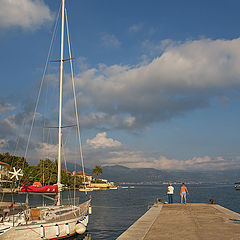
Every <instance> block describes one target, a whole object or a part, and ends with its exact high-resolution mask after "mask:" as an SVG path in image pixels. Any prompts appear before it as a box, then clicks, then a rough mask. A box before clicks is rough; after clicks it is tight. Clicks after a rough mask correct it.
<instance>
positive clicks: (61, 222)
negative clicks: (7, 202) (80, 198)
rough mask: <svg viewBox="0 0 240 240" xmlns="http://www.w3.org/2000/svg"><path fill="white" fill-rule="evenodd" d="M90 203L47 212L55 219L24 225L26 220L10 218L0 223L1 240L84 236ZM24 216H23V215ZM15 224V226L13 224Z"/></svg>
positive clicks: (36, 239) (38, 239) (11, 216)
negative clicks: (72, 209)
mask: <svg viewBox="0 0 240 240" xmlns="http://www.w3.org/2000/svg"><path fill="white" fill-rule="evenodd" d="M89 204H90V201H88V202H86V203H84V204H82V205H80V207H76V206H75V207H74V211H71V207H66V208H64V207H60V208H61V210H60V208H57V207H56V208H55V209H54V210H53V211H52V210H51V211H47V210H46V209H43V210H42V211H45V213H46V212H47V213H48V214H47V216H51V217H52V215H54V214H55V219H52V220H49V219H47V217H46V216H45V219H44V218H43V219H39V220H32V221H29V222H28V223H27V224H26V223H25V224H24V219H23V218H21V217H20V218H19V220H18V219H17V216H16V215H15V216H14V218H15V220H14V221H13V215H10V216H9V219H8V221H4V222H3V223H0V239H1V240H40V239H48V240H50V239H61V238H65V237H69V236H72V235H74V234H83V233H84V232H85V231H86V227H87V224H88V218H89V217H88V207H89ZM22 215H23V214H22ZM13 222H14V224H13Z"/></svg>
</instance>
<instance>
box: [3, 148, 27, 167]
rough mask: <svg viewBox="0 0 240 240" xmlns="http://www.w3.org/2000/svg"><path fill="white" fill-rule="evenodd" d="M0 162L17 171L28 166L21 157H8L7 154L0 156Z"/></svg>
mask: <svg viewBox="0 0 240 240" xmlns="http://www.w3.org/2000/svg"><path fill="white" fill-rule="evenodd" d="M0 161H1V162H5V163H7V164H8V165H9V166H10V167H15V168H17V169H19V168H22V169H23V168H24V167H27V166H28V162H27V161H26V159H25V158H23V157H18V156H13V155H10V154H9V153H8V152H7V153H3V154H0Z"/></svg>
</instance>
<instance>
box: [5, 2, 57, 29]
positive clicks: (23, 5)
mask: <svg viewBox="0 0 240 240" xmlns="http://www.w3.org/2000/svg"><path fill="white" fill-rule="evenodd" d="M0 6H1V7H0V26H1V27H4V28H9V27H21V28H24V29H35V28H37V27H39V26H40V25H42V24H43V23H45V22H47V21H52V19H53V17H52V13H51V11H50V9H49V8H48V6H47V5H45V3H44V2H43V1H42V0H17V1H14V0H0Z"/></svg>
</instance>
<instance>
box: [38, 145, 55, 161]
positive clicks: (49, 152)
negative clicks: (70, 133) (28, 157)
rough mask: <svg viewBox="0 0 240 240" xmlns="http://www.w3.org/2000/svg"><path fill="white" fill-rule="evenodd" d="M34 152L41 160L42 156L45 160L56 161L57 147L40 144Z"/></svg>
mask: <svg viewBox="0 0 240 240" xmlns="http://www.w3.org/2000/svg"><path fill="white" fill-rule="evenodd" d="M35 151H36V153H37V154H38V156H39V159H41V158H42V156H45V157H46V158H49V159H57V153H58V145H56V144H55V145H54V144H49V143H41V144H39V146H38V147H37V148H36V149H35Z"/></svg>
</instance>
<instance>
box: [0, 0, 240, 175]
mask: <svg viewBox="0 0 240 240" xmlns="http://www.w3.org/2000/svg"><path fill="white" fill-rule="evenodd" d="M0 5H1V8H0V50H1V58H0V66H1V67H0V69H1V71H0V79H1V95H0V152H1V153H4V152H10V153H11V154H16V155H20V156H24V153H25V149H26V145H27V138H28V134H29V129H30V126H31V119H32V116H33V112H34V106H35V105H34V104H35V102H36V99H37V93H38V89H39V86H40V83H41V80H42V78H43V73H44V67H45V63H46V59H47V56H48V52H49V46H50V43H51V39H52V34H53V32H54V29H55V23H56V19H57V15H58V12H59V7H60V1H59V0H18V1H10V0H0ZM66 8H67V17H68V23H69V32H70V39H71V46H72V56H73V57H74V60H73V66H74V78H75V80H74V81H75V87H76V96H77V102H78V107H79V110H78V114H79V121H80V127H81V139H82V147H83V156H84V162H85V165H86V166H87V167H94V166H96V165H101V166H105V165H116V164H118V165H123V166H126V167H131V168H145V167H147V168H156V169H161V170H188V171H196V170H216V171H219V170H227V169H238V168H240V147H239V143H240V128H239V122H240V108H239V106H240V38H239V35H240V15H239V9H240V2H239V1H237V0H231V1H227V0H218V1H216V0H211V1H207V0H201V1H197V0H191V1H190V0H183V1H178V0H171V1H162V0H131V1H129V0H121V1H117V0H115V1H112V0H67V1H66ZM56 26H57V27H56V30H57V31H56V36H55V35H54V36H55V37H54V41H53V50H52V51H51V54H50V58H49V60H57V59H59V55H60V47H59V42H60V37H59V36H60V32H59V31H58V30H59V24H57V25H56ZM65 43H66V41H65ZM65 46H66V48H67V45H66V44H65ZM65 56H66V58H67V57H69V55H68V52H67V51H66V52H65ZM65 69H66V72H65V73H64V97H65V99H66V100H65V101H64V102H63V120H64V123H63V125H64V124H65V125H69V124H72V123H73V122H74V120H73V117H74V105H73V100H72V99H71V96H72V95H71V93H70V92H71V90H72V85H71V74H70V72H69V66H66V68H65ZM44 76H45V78H44V79H46V80H44V85H43V90H45V91H46V92H47V93H46V94H45V93H43V94H41V97H40V102H42V103H41V104H39V108H38V109H37V114H36V120H35V122H34V126H36V128H37V129H38V130H36V131H35V132H32V134H31V141H30V144H29V147H28V153H27V161H28V162H30V164H35V163H36V162H37V161H38V160H39V159H40V158H43V157H42V156H43V155H44V154H45V155H47V157H49V158H51V159H55V158H56V156H57V140H56V136H57V133H56V130H53V131H52V130H51V133H50V131H49V130H47V129H45V130H44V131H43V130H42V127H40V126H43V124H45V126H46V125H47V126H55V125H56V124H57V104H58V99H57V91H58V85H57V81H58V76H59V66H58V63H49V66H48V68H47V71H46V74H45V75H44ZM50 87H53V88H52V90H49V89H50ZM50 97H51V99H50ZM46 99H47V100H48V101H49V102H48V103H46V102H47V100H46ZM54 106H55V107H54ZM43 112H45V113H46V115H47V117H43ZM72 115H73V116H72ZM54 119H55V120H54ZM54 131H55V132H54ZM70 132H71V130H66V133H67V134H66V135H67V137H66V138H64V141H66V142H69V143H70V144H69V145H70V146H69V147H66V149H65V151H66V153H68V154H69V155H70V161H73V159H75V158H76V157H77V156H78V155H79V154H75V155H74V154H73V151H72V150H73V149H72V148H73V147H72V146H73V141H74V140H73V139H74V138H75V137H69V136H68V135H70ZM37 137H40V139H39V140H37ZM74 161H75V160H74Z"/></svg>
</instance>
